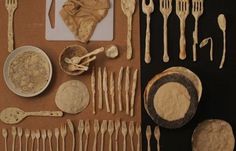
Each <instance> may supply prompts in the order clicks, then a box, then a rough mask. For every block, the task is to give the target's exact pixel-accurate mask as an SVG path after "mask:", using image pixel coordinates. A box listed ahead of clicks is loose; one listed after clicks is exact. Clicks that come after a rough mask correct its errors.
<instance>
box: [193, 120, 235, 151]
mask: <svg viewBox="0 0 236 151" xmlns="http://www.w3.org/2000/svg"><path fill="white" fill-rule="evenodd" d="M234 145H235V138H234V134H233V130H232V127H231V126H230V124H229V123H227V122H225V121H223V120H206V121H204V122H202V123H201V124H199V125H198V126H197V128H196V129H195V130H194V133H193V136H192V149H193V151H233V150H234Z"/></svg>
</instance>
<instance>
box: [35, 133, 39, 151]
mask: <svg viewBox="0 0 236 151" xmlns="http://www.w3.org/2000/svg"><path fill="white" fill-rule="evenodd" d="M35 138H36V144H37V147H36V151H39V139H40V131H39V129H37V130H36V133H35Z"/></svg>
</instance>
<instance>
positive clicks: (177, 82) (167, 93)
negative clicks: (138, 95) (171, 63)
mask: <svg viewBox="0 0 236 151" xmlns="http://www.w3.org/2000/svg"><path fill="white" fill-rule="evenodd" d="M201 94H202V85H201V81H200V80H199V78H198V77H197V76H196V75H195V74H194V73H193V72H191V71H190V70H188V69H186V68H183V67H173V68H169V69H167V70H165V71H164V72H162V73H160V74H157V75H156V76H155V77H154V78H153V79H152V80H150V81H149V83H148V85H147V86H146V89H145V92H144V104H145V109H146V111H147V113H148V114H149V115H150V117H151V118H152V119H153V120H154V121H155V122H156V123H157V124H159V125H160V126H162V127H165V128H179V127H182V126H184V125H185V124H186V123H188V122H189V121H190V120H191V119H192V117H193V116H194V115H195V112H196V110H197V106H198V102H199V101H200V98H201Z"/></svg>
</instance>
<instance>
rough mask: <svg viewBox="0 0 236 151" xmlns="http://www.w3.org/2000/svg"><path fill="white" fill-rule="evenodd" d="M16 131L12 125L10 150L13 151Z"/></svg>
mask: <svg viewBox="0 0 236 151" xmlns="http://www.w3.org/2000/svg"><path fill="white" fill-rule="evenodd" d="M16 133H17V130H16V127H14V126H13V127H12V129H11V134H12V151H15V141H16Z"/></svg>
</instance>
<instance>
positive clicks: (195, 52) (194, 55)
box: [193, 19, 198, 62]
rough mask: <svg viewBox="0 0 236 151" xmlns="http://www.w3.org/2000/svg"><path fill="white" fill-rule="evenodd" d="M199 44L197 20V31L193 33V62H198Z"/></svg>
mask: <svg viewBox="0 0 236 151" xmlns="http://www.w3.org/2000/svg"><path fill="white" fill-rule="evenodd" d="M197 44H198V19H195V29H194V31H193V61H194V62H195V61H197V48H196V47H197Z"/></svg>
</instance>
